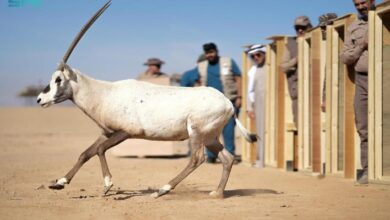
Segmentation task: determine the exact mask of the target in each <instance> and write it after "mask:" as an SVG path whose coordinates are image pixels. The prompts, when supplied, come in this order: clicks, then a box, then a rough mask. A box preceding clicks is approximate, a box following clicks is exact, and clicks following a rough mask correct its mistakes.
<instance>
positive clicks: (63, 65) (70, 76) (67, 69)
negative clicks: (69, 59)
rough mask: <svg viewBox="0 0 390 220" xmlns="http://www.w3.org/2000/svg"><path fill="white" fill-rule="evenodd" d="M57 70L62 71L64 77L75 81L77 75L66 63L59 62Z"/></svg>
mask: <svg viewBox="0 0 390 220" xmlns="http://www.w3.org/2000/svg"><path fill="white" fill-rule="evenodd" d="M58 70H60V71H61V72H63V73H64V75H65V79H67V80H73V81H75V82H77V75H76V74H75V73H74V72H73V70H72V68H71V67H70V66H68V64H66V63H64V62H61V63H60V64H59V65H58Z"/></svg>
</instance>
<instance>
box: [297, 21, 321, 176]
mask: <svg viewBox="0 0 390 220" xmlns="http://www.w3.org/2000/svg"><path fill="white" fill-rule="evenodd" d="M298 50H299V57H298V62H299V63H298V84H299V88H298V92H299V93H298V94H299V95H298V103H299V105H298V106H299V110H298V112H299V117H298V120H299V121H298V124H299V125H298V126H299V129H298V130H299V133H298V146H299V149H300V153H301V154H300V156H301V158H303V160H302V161H301V163H300V168H301V169H309V170H312V171H313V172H315V173H324V171H325V166H324V165H325V153H326V150H325V134H324V131H325V121H324V120H325V116H324V114H323V113H322V112H321V102H322V88H323V80H324V76H325V63H326V44H325V41H324V40H323V39H322V32H321V29H320V28H315V29H313V30H311V31H310V32H308V33H306V34H305V36H304V37H301V38H299V39H298Z"/></svg>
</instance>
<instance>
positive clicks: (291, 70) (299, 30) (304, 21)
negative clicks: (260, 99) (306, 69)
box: [280, 16, 312, 127]
mask: <svg viewBox="0 0 390 220" xmlns="http://www.w3.org/2000/svg"><path fill="white" fill-rule="evenodd" d="M294 28H295V32H296V34H297V37H302V36H304V35H305V33H306V32H307V31H308V30H309V29H310V28H312V25H311V22H310V19H309V18H308V17H307V16H299V17H297V18H296V19H295V22H294ZM297 56H298V45H297V42H296V38H295V39H293V40H289V41H288V43H287V45H286V49H285V52H284V55H283V59H282V63H281V65H280V67H281V68H282V71H283V72H284V73H285V74H286V77H287V84H288V91H289V93H290V97H291V101H292V112H293V115H294V123H295V126H296V127H297V122H298V71H297V68H298V58H297Z"/></svg>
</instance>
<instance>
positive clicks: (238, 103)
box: [234, 97, 241, 108]
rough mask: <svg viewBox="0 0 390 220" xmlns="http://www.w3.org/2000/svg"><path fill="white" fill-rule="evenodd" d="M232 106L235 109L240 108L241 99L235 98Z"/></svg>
mask: <svg viewBox="0 0 390 220" xmlns="http://www.w3.org/2000/svg"><path fill="white" fill-rule="evenodd" d="M234 106H235V107H236V108H241V97H237V98H236V101H234Z"/></svg>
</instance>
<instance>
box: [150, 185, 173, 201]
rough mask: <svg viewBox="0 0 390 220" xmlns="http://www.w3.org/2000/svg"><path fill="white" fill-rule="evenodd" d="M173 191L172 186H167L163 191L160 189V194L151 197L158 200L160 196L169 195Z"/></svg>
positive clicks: (153, 194)
mask: <svg viewBox="0 0 390 220" xmlns="http://www.w3.org/2000/svg"><path fill="white" fill-rule="evenodd" d="M171 189H172V187H171V185H165V186H163V187H162V188H161V189H159V190H158V192H155V193H152V195H150V196H151V197H153V198H155V199H156V198H158V197H160V196H163V195H165V194H167V193H169V192H170V191H171Z"/></svg>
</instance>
